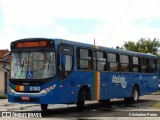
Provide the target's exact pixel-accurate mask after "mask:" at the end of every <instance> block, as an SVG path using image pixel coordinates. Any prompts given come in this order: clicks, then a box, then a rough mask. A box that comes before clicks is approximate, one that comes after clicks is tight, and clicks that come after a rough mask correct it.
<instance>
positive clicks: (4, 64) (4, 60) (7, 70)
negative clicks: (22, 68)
mask: <svg viewBox="0 0 160 120" xmlns="http://www.w3.org/2000/svg"><path fill="white" fill-rule="evenodd" d="M8 55H10V53H7V54H6V55H4V58H3V71H4V72H9V69H7V68H6V64H7V59H6V56H8Z"/></svg>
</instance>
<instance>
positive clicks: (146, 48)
mask: <svg viewBox="0 0 160 120" xmlns="http://www.w3.org/2000/svg"><path fill="white" fill-rule="evenodd" d="M123 46H124V48H125V49H126V50H130V51H135V52H142V53H149V54H154V55H157V50H158V48H159V47H160V42H159V40H158V39H156V38H154V39H153V40H151V39H150V38H148V39H145V38H141V39H140V40H139V41H138V42H132V41H128V42H125V43H124V45H123Z"/></svg>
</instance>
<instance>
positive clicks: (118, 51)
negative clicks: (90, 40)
mask: <svg viewBox="0 0 160 120" xmlns="http://www.w3.org/2000/svg"><path fill="white" fill-rule="evenodd" d="M53 40H54V41H55V42H56V43H58V44H60V43H65V44H69V45H74V46H78V47H84V48H94V45H92V44H87V43H81V42H75V41H70V40H65V39H53ZM94 49H97V50H100V51H107V52H113V53H120V54H127V55H134V56H141V57H148V58H157V56H156V55H153V54H145V53H140V52H134V51H129V50H122V49H115V48H109V47H104V46H97V47H96V48H94Z"/></svg>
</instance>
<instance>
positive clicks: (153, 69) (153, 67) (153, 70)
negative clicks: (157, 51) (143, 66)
mask: <svg viewBox="0 0 160 120" xmlns="http://www.w3.org/2000/svg"><path fill="white" fill-rule="evenodd" d="M156 70H157V66H156V60H155V59H150V72H151V73H156Z"/></svg>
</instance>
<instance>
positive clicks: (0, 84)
mask: <svg viewBox="0 0 160 120" xmlns="http://www.w3.org/2000/svg"><path fill="white" fill-rule="evenodd" d="M2 66H3V61H0V94H4V92H5V91H4V71H3V70H2ZM6 66H7V68H9V66H10V63H7V65H6Z"/></svg>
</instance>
